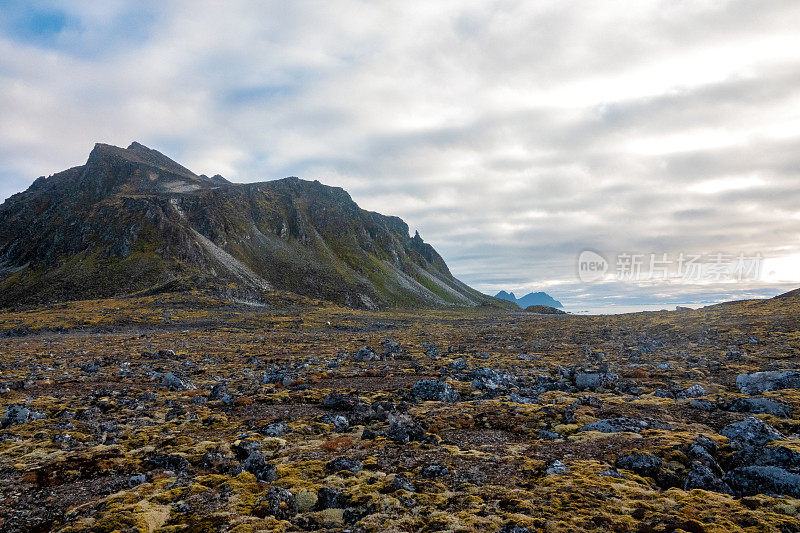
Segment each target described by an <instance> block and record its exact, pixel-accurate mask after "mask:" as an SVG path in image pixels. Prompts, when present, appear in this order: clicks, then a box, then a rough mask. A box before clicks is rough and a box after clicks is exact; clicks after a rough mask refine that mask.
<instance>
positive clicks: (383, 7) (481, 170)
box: [0, 0, 800, 310]
mask: <svg viewBox="0 0 800 533" xmlns="http://www.w3.org/2000/svg"><path fill="white" fill-rule="evenodd" d="M798 27H800V3H798V2H797V1H795V0H785V1H772V0H731V1H722V0H715V1H710V0H709V1H705V0H692V1H679V0H663V1H655V0H637V1H635V2H631V1H630V0H624V1H613V0H606V1H603V2H597V1H586V2H577V1H553V2H542V1H519V2H516V1H497V2H488V1H482V2H469V1H466V2H465V1H445V0H437V1H436V2H430V1H419V2H416V1H409V0H404V1H399V2H372V1H369V2H367V1H365V2H355V1H343V0H337V1H335V2H301V1H294V2H284V1H276V2H263V1H258V2H224V3H222V2H201V1H197V0H193V1H191V2H177V1H176V2H143V1H137V2H122V1H118V2H114V1H106V2H80V1H73V2H69V3H64V4H60V3H57V2H23V1H19V2H18V1H10V2H9V1H2V2H0V198H5V197H7V196H9V195H11V194H13V193H15V192H18V191H20V190H23V189H25V188H26V187H27V186H28V185H29V184H30V183H31V182H32V181H33V179H35V178H36V177H37V176H39V175H42V174H50V173H53V172H55V171H58V170H62V169H64V168H67V167H70V166H75V165H78V164H82V163H83V162H84V161H85V159H86V156H87V155H88V153H89V150H90V149H91V147H92V145H93V143H95V142H107V143H111V144H117V145H122V146H127V145H128V144H129V143H130V142H131V141H132V140H138V141H140V142H142V143H144V144H146V145H148V146H150V147H152V148H156V149H158V150H160V151H162V152H164V153H166V154H167V155H169V156H170V157H173V158H174V159H176V160H178V161H179V162H181V163H183V164H185V165H186V166H188V167H189V168H191V169H192V170H194V171H195V172H198V173H206V174H208V175H211V174H215V173H221V174H223V175H224V176H225V177H227V178H229V179H231V180H232V181H243V182H244V181H261V180H266V179H274V178H279V177H283V176H287V175H296V176H299V177H302V178H307V179H319V180H320V181H322V182H323V183H327V184H330V185H338V186H342V187H344V188H345V189H347V190H348V191H349V192H350V194H351V196H352V197H353V198H354V199H355V200H356V201H357V202H358V203H359V204H360V205H361V206H362V207H364V208H367V209H371V210H375V211H379V212H382V213H386V214H393V215H398V216H401V217H403V218H404V219H405V220H406V221H407V222H408V223H409V225H410V226H411V227H412V228H417V229H419V231H420V233H421V234H422V236H423V238H425V239H426V240H427V241H428V242H430V243H432V244H433V245H434V246H435V247H436V249H437V250H438V251H439V252H440V253H441V254H442V255H443V256H444V258H445V260H446V261H447V262H448V264H449V265H450V268H451V270H452V271H453V273H454V274H455V275H456V276H457V277H459V278H461V279H462V280H464V281H465V282H467V283H469V284H470V285H472V286H474V287H476V288H478V289H479V290H483V291H485V292H491V293H493V292H496V291H497V290H499V289H507V290H514V291H516V292H517V293H518V295H520V294H519V293H520V292H524V291H526V290H546V291H547V292H549V293H550V294H552V295H553V296H554V297H556V298H558V299H560V300H562V301H563V302H564V304H565V305H567V307H568V308H571V309H575V310H579V309H584V308H587V309H588V308H593V309H596V308H597V307H598V306H603V305H610V304H614V305H636V306H644V305H645V304H658V305H664V306H666V305H674V304H676V303H677V304H692V303H694V304H701V303H708V302H713V301H719V300H724V299H729V298H736V297H745V296H747V297H751V296H772V295H774V294H777V293H779V292H781V291H783V290H788V289H791V288H794V287H796V286H800V186H798V176H800V32H799V31H798V30H797V28H798ZM586 248H591V249H594V250H598V251H600V252H603V253H605V254H608V255H609V256H613V254H616V253H618V252H638V253H643V254H649V253H651V252H655V253H658V254H661V253H669V254H678V253H680V252H681V251H694V252H700V253H707V254H711V253H714V252H719V251H723V252H727V253H730V254H739V253H745V254H755V253H756V252H760V253H761V254H763V255H764V256H765V257H766V258H767V260H766V262H765V263H764V266H765V268H764V271H763V273H762V276H761V277H762V279H761V280H760V281H748V282H737V283H724V284H715V283H703V284H694V283H692V284H687V283H679V282H673V283H669V284H667V283H646V284H645V283H642V284H637V283H629V282H628V283H618V282H613V281H606V282H600V283H596V284H591V285H586V284H581V283H579V282H577V279H576V266H575V262H576V257H577V255H578V253H579V252H580V251H581V250H583V249H586ZM612 269H613V265H612Z"/></svg>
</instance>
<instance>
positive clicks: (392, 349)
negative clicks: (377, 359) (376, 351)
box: [381, 339, 403, 357]
mask: <svg viewBox="0 0 800 533" xmlns="http://www.w3.org/2000/svg"><path fill="white" fill-rule="evenodd" d="M381 347H382V348H383V355H384V357H390V356H393V355H395V354H399V353H403V348H402V347H401V346H400V344H398V343H396V342H395V341H393V340H392V339H385V340H383V341H381Z"/></svg>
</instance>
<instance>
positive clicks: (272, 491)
mask: <svg viewBox="0 0 800 533" xmlns="http://www.w3.org/2000/svg"><path fill="white" fill-rule="evenodd" d="M253 514H254V515H256V516H262V517H264V516H274V517H275V518H277V519H278V520H289V519H290V518H292V517H293V516H294V515H296V514H297V500H296V499H295V497H294V495H293V494H292V493H291V492H290V491H288V490H287V489H283V488H280V487H270V488H269V490H268V491H267V493H266V494H265V495H264V496H263V497H262V498H261V499H260V500H259V501H258V502H257V503H256V506H255V508H254V510H253Z"/></svg>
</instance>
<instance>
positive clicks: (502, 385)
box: [470, 368, 517, 392]
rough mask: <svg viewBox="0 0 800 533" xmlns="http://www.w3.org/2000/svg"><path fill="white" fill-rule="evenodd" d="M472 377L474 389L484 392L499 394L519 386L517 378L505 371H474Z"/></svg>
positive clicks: (481, 369) (486, 369)
mask: <svg viewBox="0 0 800 533" xmlns="http://www.w3.org/2000/svg"><path fill="white" fill-rule="evenodd" d="M470 377H471V378H472V388H473V389H477V390H482V391H489V392H496V391H497V392H499V391H502V390H508V389H509V388H511V387H516V385H517V377H516V376H514V375H512V374H510V373H508V372H506V371H504V370H494V369H492V368H480V369H477V370H473V371H472V372H471V373H470Z"/></svg>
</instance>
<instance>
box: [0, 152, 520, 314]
mask: <svg viewBox="0 0 800 533" xmlns="http://www.w3.org/2000/svg"><path fill="white" fill-rule="evenodd" d="M184 288H199V289H209V288H214V289H218V290H222V291H227V292H228V293H232V294H246V295H256V296H258V295H261V296H263V295H264V293H265V292H266V291H270V290H274V289H280V290H287V291H291V292H294V293H298V294H301V295H305V296H309V297H314V298H321V299H327V300H331V301H334V302H337V303H340V304H345V305H349V306H353V307H363V308H382V307H389V306H408V307H417V306H445V305H459V306H475V305H504V304H503V302H500V301H498V300H496V299H494V298H491V297H489V296H486V295H483V294H481V293H479V292H477V291H475V290H473V289H471V288H470V287H468V286H467V285H465V284H464V283H462V282H460V281H459V280H457V279H455V278H454V277H453V276H452V274H451V273H450V271H449V269H448V268H447V265H446V264H445V262H444V260H443V259H442V258H441V256H439V254H438V253H436V250H434V249H433V247H431V246H430V245H429V244H427V243H425V242H424V241H423V240H422V238H421V237H420V236H419V234H418V233H417V234H415V235H414V236H413V237H412V236H410V235H409V230H408V225H407V224H406V223H405V222H403V221H402V220H401V219H399V218H397V217H392V216H385V215H381V214H379V213H373V212H370V211H366V210H364V209H361V208H360V207H358V205H356V203H355V202H354V201H353V200H352V199H351V198H350V196H349V195H348V194H347V193H346V192H345V191H344V190H343V189H341V188H338V187H329V186H326V185H323V184H321V183H319V182H318V181H313V182H312V181H305V180H301V179H298V178H294V177H292V178H284V179H279V180H275V181H267V182H261V183H248V184H236V183H230V182H229V181H228V180H226V179H225V178H223V177H222V176H219V175H216V176H214V177H212V178H209V177H207V176H205V175H199V176H198V175H196V174H194V173H193V172H192V171H190V170H189V169H187V168H186V167H184V166H182V165H180V164H178V163H176V162H175V161H173V160H171V159H169V158H168V157H166V156H165V155H163V154H161V153H160V152H158V151H156V150H152V149H150V148H147V147H146V146H143V145H141V144H139V143H136V142H134V143H133V144H131V145H130V146H129V147H128V148H119V147H116V146H110V145H106V144H97V145H96V146H95V147H94V149H93V150H92V152H91V154H90V155H89V158H88V160H87V161H86V164H84V165H81V166H78V167H74V168H71V169H69V170H65V171H63V172H59V173H58V174H54V175H52V176H50V177H48V178H45V177H41V178H39V179H37V180H36V181H35V182H34V183H33V184H32V185H31V186H30V188H29V189H28V190H27V191H25V192H22V193H19V194H15V195H14V196H12V197H10V198H9V199H7V200H6V201H5V202H4V203H3V204H2V205H0V307H9V306H12V305H25V304H32V303H47V302H54V301H63V300H74V299H85V298H98V297H109V296H116V295H124V294H129V293H132V292H137V291H138V292H141V291H149V292H159V291H165V290H179V289H184ZM248 297H249V296H248ZM505 305H507V304H505Z"/></svg>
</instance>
